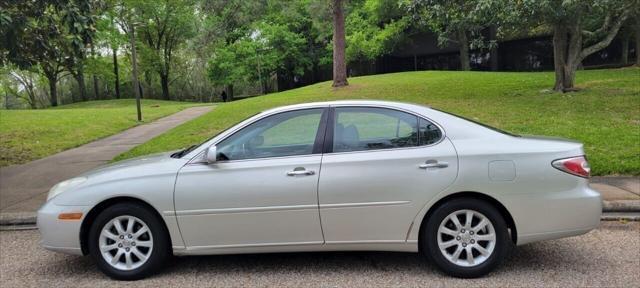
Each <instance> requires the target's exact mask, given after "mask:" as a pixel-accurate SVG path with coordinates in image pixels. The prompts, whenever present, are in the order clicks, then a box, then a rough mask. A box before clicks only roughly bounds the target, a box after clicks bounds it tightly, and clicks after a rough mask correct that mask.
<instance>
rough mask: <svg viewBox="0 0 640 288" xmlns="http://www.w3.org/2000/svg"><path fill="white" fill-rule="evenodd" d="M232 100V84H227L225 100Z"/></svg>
mask: <svg viewBox="0 0 640 288" xmlns="http://www.w3.org/2000/svg"><path fill="white" fill-rule="evenodd" d="M231 101H233V84H229V85H227V102H231Z"/></svg>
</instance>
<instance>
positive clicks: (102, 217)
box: [89, 203, 169, 280]
mask: <svg viewBox="0 0 640 288" xmlns="http://www.w3.org/2000/svg"><path fill="white" fill-rule="evenodd" d="M167 235H168V234H167V232H166V229H165V227H164V224H163V223H162V222H161V220H160V219H158V217H157V216H156V215H155V213H153V211H151V210H150V209H148V208H147V207H145V206H142V205H139V204H136V203H121V204H116V205H114V206H110V207H108V208H106V209H105V210H104V211H102V212H101V213H100V214H99V215H98V216H97V217H96V219H95V221H94V223H93V225H92V226H91V230H90V233H89V254H90V255H91V256H92V257H93V258H94V259H95V261H96V263H97V265H98V268H100V270H102V271H103V272H104V273H105V274H106V275H107V276H109V277H111V278H114V279H118V280H136V279H141V278H144V277H146V276H148V275H149V274H151V273H154V272H156V271H157V270H159V269H160V268H161V267H162V264H163V263H164V262H165V259H166V258H167V257H168V256H169V249H168V247H169V246H168V245H169V241H168V237H167Z"/></svg>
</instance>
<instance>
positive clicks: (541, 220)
mask: <svg viewBox="0 0 640 288" xmlns="http://www.w3.org/2000/svg"><path fill="white" fill-rule="evenodd" d="M506 205H507V207H509V208H508V209H509V211H511V212H512V213H513V215H512V216H513V218H514V221H515V222H516V223H515V224H516V228H517V230H518V240H517V245H523V244H527V243H531V242H536V241H541V240H550V239H558V238H564V237H570V236H576V235H581V234H585V233H587V232H589V231H591V230H593V229H595V228H597V227H598V225H600V216H601V215H602V197H601V196H600V193H599V192H598V191H595V190H593V189H591V188H590V187H589V185H588V184H586V181H585V184H584V185H578V186H577V187H575V188H574V189H572V190H568V191H563V192H559V193H558V192H554V193H544V192H543V193H535V195H534V193H532V194H521V195H517V196H513V197H509V199H508V200H507V203H506Z"/></svg>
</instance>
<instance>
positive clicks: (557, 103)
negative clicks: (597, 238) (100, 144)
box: [117, 68, 640, 175]
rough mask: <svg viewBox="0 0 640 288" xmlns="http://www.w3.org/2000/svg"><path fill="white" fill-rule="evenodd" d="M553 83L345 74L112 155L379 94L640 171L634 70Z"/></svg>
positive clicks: (475, 76)
mask: <svg viewBox="0 0 640 288" xmlns="http://www.w3.org/2000/svg"><path fill="white" fill-rule="evenodd" d="M553 81H554V74H553V73H552V72H531V73H528V72H527V73H524V72H513V73H511V72H457V71H425V72H407V73H395V74H386V75H375V76H366V77H355V78H350V79H349V82H350V85H349V86H348V87H346V88H341V89H333V88H331V83H330V82H323V83H318V84H315V85H311V86H307V87H303V88H300V89H295V90H289V91H285V92H281V93H274V94H269V95H266V96H262V97H255V98H249V99H245V100H241V101H236V102H231V103H227V104H224V105H221V106H219V107H218V108H217V109H215V110H213V111H212V112H210V113H208V114H206V115H203V116H201V117H199V118H197V119H194V120H192V121H190V122H187V123H185V124H183V125H181V126H179V127H176V128H174V129H172V130H170V131H169V132H167V133H165V134H163V135H160V136H158V137H156V138H154V139H153V140H151V141H149V142H147V143H145V144H142V145H140V146H138V147H136V148H134V149H133V150H131V151H129V152H127V153H124V154H122V155H120V156H118V157H117V159H118V160H119V159H125V158H130V157H134V156H139V155H143V154H148V153H152V152H159V151H166V150H171V149H177V148H180V147H184V146H188V145H189V144H192V143H199V142H201V141H203V140H205V139H207V138H209V137H211V136H212V135H215V134H216V133H218V132H220V131H222V130H223V129H225V128H228V127H230V126H231V125H233V124H234V123H237V122H238V121H240V120H242V119H244V118H245V117H248V116H250V115H252V114H255V113H256V112H259V111H262V110H265V109H268V108H271V107H276V106H281V105H287V104H294V103H301V102H313V101H324V100H339V99H383V100H392V101H402V102H412V103H419V104H426V105H430V106H432V107H435V108H438V109H442V110H446V111H449V112H453V113H456V114H460V115H463V116H466V117H468V118H472V119H475V120H477V121H480V122H484V123H487V124H489V125H492V126H496V127H498V128H501V129H504V130H507V131H511V132H514V133H518V134H536V135H549V136H560V137H566V138H571V139H576V140H579V141H582V142H583V143H584V144H585V149H586V152H587V155H588V157H589V159H590V162H591V165H592V169H593V170H592V171H593V173H594V174H595V175H607V174H634V175H638V174H640V69H638V68H626V69H612V70H589V71H579V72H578V75H577V79H576V83H577V85H576V86H577V87H579V88H581V89H582V90H581V91H579V92H575V93H567V94H560V93H554V92H551V91H549V88H550V87H551V86H552V85H553ZM443 124H444V125H446V123H443Z"/></svg>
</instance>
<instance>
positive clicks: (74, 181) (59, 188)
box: [47, 177, 87, 201]
mask: <svg viewBox="0 0 640 288" xmlns="http://www.w3.org/2000/svg"><path fill="white" fill-rule="evenodd" d="M84 181H87V177H76V178H71V179H69V180H65V181H62V182H60V183H58V184H56V186H53V187H52V188H51V190H49V195H47V201H49V200H51V199H53V197H56V196H58V194H60V193H62V192H64V191H67V190H68V189H69V188H72V187H74V186H78V185H80V184H82V182H84Z"/></svg>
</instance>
